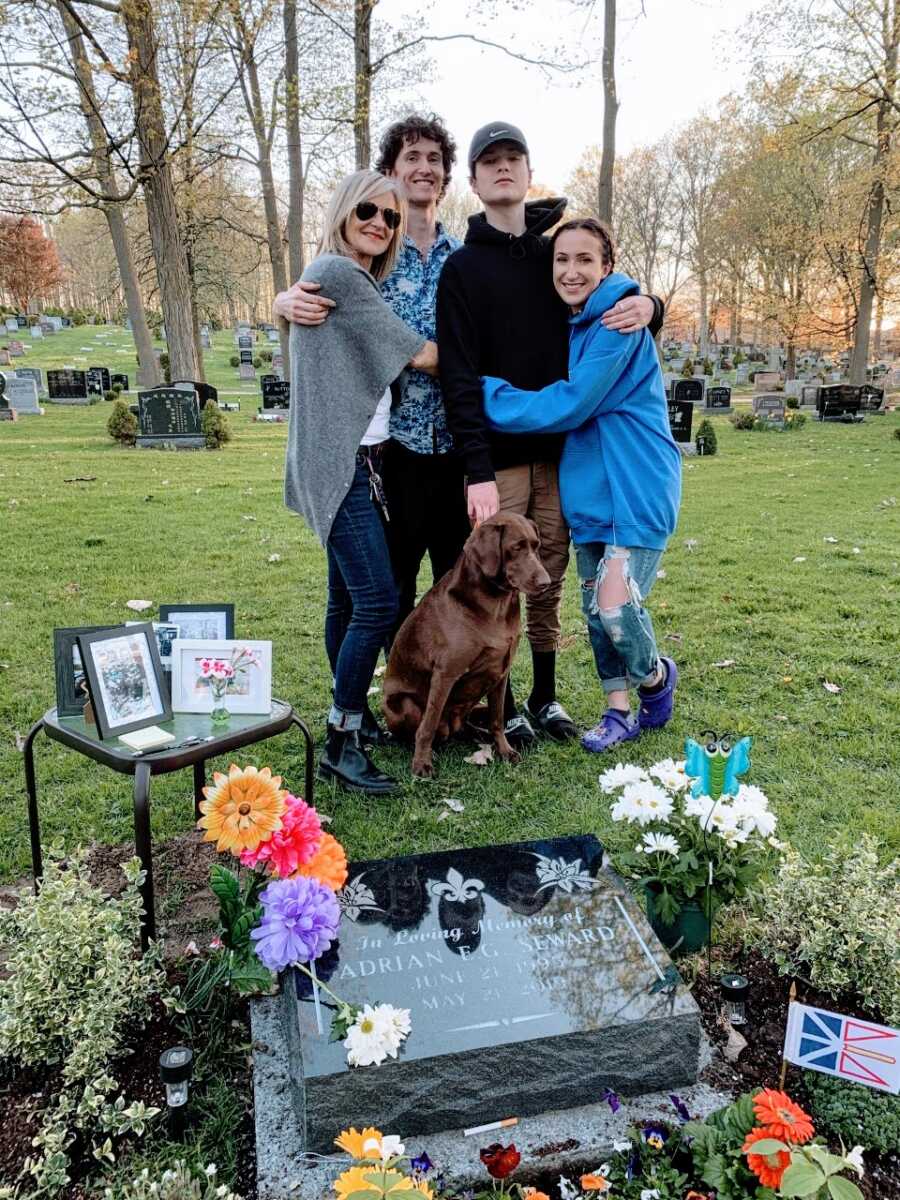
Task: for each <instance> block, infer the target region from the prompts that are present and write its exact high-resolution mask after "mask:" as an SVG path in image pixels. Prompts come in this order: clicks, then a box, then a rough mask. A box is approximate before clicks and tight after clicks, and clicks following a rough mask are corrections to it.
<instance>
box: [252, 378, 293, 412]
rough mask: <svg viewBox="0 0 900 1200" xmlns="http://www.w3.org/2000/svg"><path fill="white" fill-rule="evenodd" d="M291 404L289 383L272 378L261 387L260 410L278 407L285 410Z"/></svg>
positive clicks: (273, 409) (276, 408) (275, 409)
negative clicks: (267, 383)
mask: <svg viewBox="0 0 900 1200" xmlns="http://www.w3.org/2000/svg"><path fill="white" fill-rule="evenodd" d="M290 406H291V385H290V384H289V383H285V382H283V381H282V380H280V379H273V380H272V382H271V383H269V385H268V386H267V387H265V388H263V394H262V408H261V409H260V410H259V411H260V412H262V411H264V410H266V411H277V410H278V409H282V410H286V409H288V408H290Z"/></svg>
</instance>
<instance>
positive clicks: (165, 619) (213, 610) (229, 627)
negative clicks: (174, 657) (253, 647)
mask: <svg viewBox="0 0 900 1200" xmlns="http://www.w3.org/2000/svg"><path fill="white" fill-rule="evenodd" d="M178 613H191V614H193V615H194V616H195V617H197V616H198V615H199V614H202V613H210V614H215V615H216V616H219V617H221V616H222V615H224V617H225V636H224V638H221V639H216V638H210V637H209V635H208V634H202V635H201V634H193V633H186V632H185V631H184V629H182V631H181V636H182V637H198V638H199V637H201V636H202V638H203V640H204V641H216V640H221V641H229V640H230V639H231V638H233V637H234V605H233V604H161V605H160V606H159V620H160V623H162V624H167V625H181V624H182V622H180V621H179V620H178V617H177V615H175V616H173V614H178Z"/></svg>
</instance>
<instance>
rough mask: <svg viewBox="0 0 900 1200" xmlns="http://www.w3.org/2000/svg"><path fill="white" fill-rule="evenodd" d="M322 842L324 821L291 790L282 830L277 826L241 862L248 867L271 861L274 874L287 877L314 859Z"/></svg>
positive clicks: (245, 851)
mask: <svg viewBox="0 0 900 1200" xmlns="http://www.w3.org/2000/svg"><path fill="white" fill-rule="evenodd" d="M321 841H322V822H321V821H320V820H319V814H318V813H317V812H316V810H315V809H314V808H312V807H311V806H310V805H309V804H307V803H306V801H305V800H301V799H300V797H299V796H292V795H291V793H290V792H288V793H287V795H286V796H285V809H284V812H283V813H282V814H281V829H276V830H275V832H274V833H273V834H272V836H271V837H270V838H269V839H268V840H267V841H264V842H260V843H259V845H258V846H257V848H256V849H255V850H244V851H243V853H242V854H241V863H242V865H243V866H245V867H258V866H260V865H261V864H264V863H268V864H269V866H270V867H271V870H272V874H273V875H277V876H278V878H279V879H287V877H288V876H289V875H293V874H294V872H295V871H296V870H297V869H298V867H301V866H302V865H303V864H304V863H308V862H309V861H310V859H311V858H313V856H314V855H315V853H316V851H317V850H318V849H319V845H320V843H321Z"/></svg>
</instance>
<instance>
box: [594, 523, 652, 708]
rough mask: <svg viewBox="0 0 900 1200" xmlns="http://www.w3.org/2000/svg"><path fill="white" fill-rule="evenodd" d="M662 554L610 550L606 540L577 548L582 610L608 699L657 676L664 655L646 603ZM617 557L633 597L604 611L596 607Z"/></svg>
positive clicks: (635, 549)
mask: <svg viewBox="0 0 900 1200" xmlns="http://www.w3.org/2000/svg"><path fill="white" fill-rule="evenodd" d="M662 553H663V552H662V550H647V549H644V548H642V547H640V546H631V547H627V546H605V545H604V544H603V543H602V542H586V543H585V544H584V545H583V546H576V547H575V554H576V557H577V561H578V578H579V579H580V580H581V611H582V612H583V613H584V615H585V617H586V618H587V625H588V635H589V637H590V639H591V649H592V650H593V652H594V662H595V663H596V665H597V674H598V675H599V676H600V682H601V684H602V685H603V690H604V692H606V693H607V695H608V694H609V693H610V692H622V691H625V690H626V689H627V688H629V687H635V686H638V685H639V684H642V683H650V682H652V681H653V680H654V678H655V677H656V670H657V667H658V666H659V652H658V650H657V648H656V636H655V634H654V632H653V622H652V621H651V620H650V614H649V613H648V612H647V610H646V608H644V603H643V602H644V600H645V599H646V598H647V596H648V594H649V592H650V589H651V588H652V587H653V584H654V582H655V581H656V569H657V567H658V566H659V560H660V559H661V558H662ZM613 558H619V559H622V560H623V566H622V571H623V575H624V578H625V583H626V585H627V587H628V591H629V593H630V596H631V598H630V600H628V601H627V602H626V603H625V604H622V605H619V606H618V607H616V608H606V609H602V608H600V606H599V604H598V603H597V589H598V588H599V586H600V583H601V582H602V580H603V578H604V576H605V574H606V571H607V564H608V563H609V561H610V559H613Z"/></svg>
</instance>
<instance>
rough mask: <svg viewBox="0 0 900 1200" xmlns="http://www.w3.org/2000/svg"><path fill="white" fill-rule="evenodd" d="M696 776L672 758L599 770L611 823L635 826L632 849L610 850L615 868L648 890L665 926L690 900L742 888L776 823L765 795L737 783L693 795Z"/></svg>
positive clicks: (772, 845)
mask: <svg viewBox="0 0 900 1200" xmlns="http://www.w3.org/2000/svg"><path fill="white" fill-rule="evenodd" d="M694 784H695V780H693V779H692V778H691V777H690V776H688V775H687V774H686V773H685V764H684V762H683V761H682V762H675V761H673V760H672V759H671V758H667V759H664V760H663V761H662V762H658V763H655V764H654V765H653V766H652V767H649V768H648V769H646V770H645V769H644V768H643V767H637V766H632V765H626V764H624V763H617V764H616V766H614V767H612V768H610V770H608V771H604V772H603V774H602V775H601V776H600V789H601V791H602V792H604V793H605V794H606V795H609V796H614V797H615V799H614V800H613V801H612V804H611V808H610V813H611V816H612V819H613V820H614V821H615V822H616V823H617V824H622V825H629V826H634V827H635V830H634V832H635V835H636V836H637V842H636V844H634V846H633V848H632V849H629V850H625V851H623V852H621V853H619V854H616V855H614V858H615V865H616V867H617V869H618V870H620V871H621V872H622V874H624V875H627V876H629V877H630V878H632V879H636V880H638V882H639V883H640V885H641V886H642V887H643V888H644V889H645V890H647V891H650V892H652V893H653V894H654V908H655V910H656V912H657V913H658V914H659V917H660V918H661V920H662V921H663V923H664V924H666V925H671V924H672V923H673V922H674V920H675V918H676V917H677V915H678V913H679V912H680V911H681V910H682V908H684V906H685V904H686V903H687V902H689V901H694V902H696V903H699V904H700V905H701V907H703V908H704V909H705V908H706V904H707V901H708V900H710V899H711V901H712V906H713V908H716V907H718V906H720V905H722V904H727V903H729V901H731V900H734V899H736V898H737V897H739V896H742V895H744V894H745V893H746V891H747V889H748V888H749V887H750V886H751V885H752V884H753V883H754V881H755V880H756V879H757V877H758V876H759V874H760V873H761V872H762V870H763V868H764V867H765V866H766V864H767V862H768V860H769V858H770V856H771V854H772V852H773V850H777V849H780V847H781V843H780V842H778V841H777V840H776V839H775V836H774V835H775V829H776V826H777V824H778V821H777V818H776V816H775V814H774V813H773V812H772V811H771V809H770V808H769V801H768V798H767V797H766V795H765V793H764V792H762V791H761V790H760V789H759V788H758V787H754V786H753V785H752V784H747V783H742V784H740V786H739V787H738V789H737V792H736V793H735V794H734V795H722V796H720V797H719V798H718V799H713V798H712V797H710V796H705V795H696V796H695V795H693V794H692V790H697V789H696V788H695V787H694Z"/></svg>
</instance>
